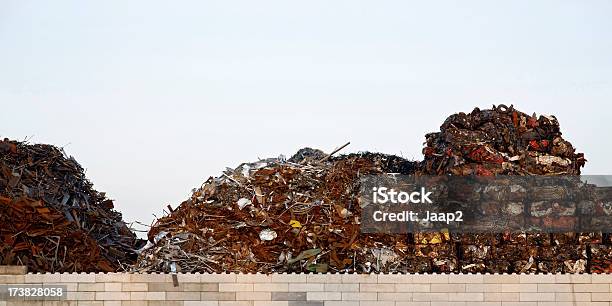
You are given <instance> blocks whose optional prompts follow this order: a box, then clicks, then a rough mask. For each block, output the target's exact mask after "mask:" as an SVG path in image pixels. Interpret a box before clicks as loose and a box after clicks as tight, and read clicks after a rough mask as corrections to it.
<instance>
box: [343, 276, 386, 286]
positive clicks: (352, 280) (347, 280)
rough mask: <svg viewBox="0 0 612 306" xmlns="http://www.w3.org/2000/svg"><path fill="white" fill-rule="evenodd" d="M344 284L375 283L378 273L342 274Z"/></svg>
mask: <svg viewBox="0 0 612 306" xmlns="http://www.w3.org/2000/svg"><path fill="white" fill-rule="evenodd" d="M342 283H344V284H356V283H357V284H376V283H378V275H376V274H342Z"/></svg>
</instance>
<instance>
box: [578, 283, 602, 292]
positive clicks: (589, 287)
mask: <svg viewBox="0 0 612 306" xmlns="http://www.w3.org/2000/svg"><path fill="white" fill-rule="evenodd" d="M574 292H610V285H608V284H574Z"/></svg>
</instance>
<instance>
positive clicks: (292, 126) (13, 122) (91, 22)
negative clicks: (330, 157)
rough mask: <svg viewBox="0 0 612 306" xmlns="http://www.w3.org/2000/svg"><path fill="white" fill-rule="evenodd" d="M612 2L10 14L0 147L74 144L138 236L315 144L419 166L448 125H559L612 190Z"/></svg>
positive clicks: (78, 8)
mask: <svg viewBox="0 0 612 306" xmlns="http://www.w3.org/2000/svg"><path fill="white" fill-rule="evenodd" d="M611 15H612V1H503V2H502V1H367V2H366V1H355V0H352V1H329V0H328V1H316V0H315V1H299V2H298V1H286V0H284V1H228V0H226V1H151V0H148V1H124V0H121V1H98V2H95V3H94V1H24V0H17V1H6V0H0V137H9V138H12V139H25V138H26V137H31V142H40V143H52V144H55V145H58V146H64V147H65V149H66V151H67V152H68V153H69V154H71V155H74V156H75V157H76V158H77V160H78V161H79V162H80V163H81V164H82V165H83V166H84V167H85V168H86V169H87V174H88V176H89V178H90V179H91V180H92V181H93V182H94V183H95V186H96V188H97V189H99V190H103V191H106V192H107V193H108V195H109V196H110V197H112V198H113V199H115V200H116V206H117V209H118V210H120V211H121V212H123V213H124V216H125V218H126V220H128V221H132V220H141V221H143V222H145V223H150V222H151V221H152V219H153V216H152V214H153V213H156V214H158V215H160V214H161V211H162V209H163V207H165V205H166V204H172V205H173V206H176V205H177V204H178V203H180V202H181V201H182V200H184V199H186V198H187V197H188V196H189V194H190V190H191V189H192V188H193V187H197V186H199V185H200V184H201V183H202V182H203V181H204V180H206V178H207V177H209V176H211V175H212V176H216V175H218V174H219V173H220V172H221V170H223V169H224V167H226V166H229V167H234V166H236V165H238V164H239V163H240V162H243V161H252V160H256V159H257V158H258V157H262V158H264V157H270V156H278V155H279V154H285V155H287V156H290V155H291V154H293V153H294V152H295V151H296V150H297V149H299V148H300V147H303V146H312V147H318V148H321V149H324V150H326V151H329V150H331V149H333V148H334V147H335V146H337V145H339V144H342V143H344V142H346V141H351V142H352V144H351V145H350V146H349V147H348V148H347V150H346V151H345V152H352V151H359V150H370V151H382V152H385V153H391V154H398V155H403V156H404V157H407V158H413V159H421V153H420V152H421V148H422V142H423V141H424V134H425V133H426V132H430V131H436V130H438V127H439V125H440V124H441V123H442V121H443V120H444V118H446V117H447V116H448V115H450V114H452V113H454V112H458V111H466V112H467V111H471V110H472V108H473V107H475V106H480V107H488V106H490V105H491V104H498V103H506V104H514V105H515V106H516V107H517V108H518V109H521V110H523V111H525V112H528V113H531V112H537V113H538V114H540V113H546V114H555V115H556V116H557V117H558V118H559V120H560V122H561V126H562V129H563V132H564V135H565V137H566V138H567V139H568V140H570V141H571V142H572V143H573V144H575V146H576V147H577V148H578V150H580V151H582V152H585V153H586V157H587V159H588V160H589V162H588V164H587V167H586V168H585V173H588V174H612V145H611V144H610V140H609V138H610V131H611V129H610V120H611V119H612V118H611V109H612V108H611V106H610V103H611V98H612V86H611V85H612V76H611V73H612V56H611V54H612V18H611V17H612V16H611Z"/></svg>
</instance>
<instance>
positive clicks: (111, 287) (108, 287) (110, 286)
mask: <svg viewBox="0 0 612 306" xmlns="http://www.w3.org/2000/svg"><path fill="white" fill-rule="evenodd" d="M122 285H123V284H122V283H105V284H104V291H121V289H123V286H122Z"/></svg>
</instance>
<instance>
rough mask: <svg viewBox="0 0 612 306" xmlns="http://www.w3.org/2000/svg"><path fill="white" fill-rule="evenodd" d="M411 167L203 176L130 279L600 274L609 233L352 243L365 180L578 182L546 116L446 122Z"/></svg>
mask: <svg viewBox="0 0 612 306" xmlns="http://www.w3.org/2000/svg"><path fill="white" fill-rule="evenodd" d="M426 138H427V142H426V144H427V146H426V148H425V149H424V155H425V160H424V161H423V162H421V163H416V162H411V161H407V160H404V159H402V158H400V157H397V156H388V155H382V154H374V153H361V154H350V155H343V156H339V157H333V158H327V156H328V155H327V154H325V153H324V152H322V151H320V150H316V149H311V148H305V149H302V150H300V151H298V153H296V154H295V155H294V156H293V157H291V158H290V159H289V160H285V159H284V158H275V159H267V160H260V161H257V162H254V163H245V164H241V165H239V166H238V167H237V168H235V169H228V170H226V171H225V172H224V173H223V174H222V175H221V176H218V177H211V178H209V179H208V180H207V181H206V182H205V183H204V184H203V185H202V186H201V187H200V188H197V189H195V190H194V191H193V194H192V196H191V198H189V199H188V200H186V201H184V202H183V203H181V205H180V206H179V207H178V208H176V209H175V210H174V211H173V212H172V213H171V214H170V215H168V216H165V217H162V218H160V219H159V220H157V222H156V223H155V224H154V226H153V227H152V229H151V231H150V232H149V234H148V235H149V242H148V245H147V246H146V247H145V248H143V249H142V250H141V254H140V256H139V259H138V261H137V263H136V265H135V266H134V268H133V270H134V271H141V272H145V271H161V272H170V271H171V267H175V269H176V270H179V271H180V272H263V273H271V272H358V273H370V272H494V273H503V272H508V273H512V272H524V273H533V272H567V273H581V272H589V271H590V272H610V271H611V267H612V266H611V262H612V261H611V260H612V250H611V249H610V247H609V242H610V241H609V240H610V239H609V235H607V234H603V235H602V234H601V233H565V234H526V233H518V234H512V233H491V234H455V233H447V232H440V233H415V234H401V235H399V234H398V235H395V234H394V235H390V234H388V235H386V234H364V233H361V232H360V229H359V223H360V221H359V216H360V207H359V205H357V202H356V198H357V196H358V195H357V193H358V190H359V179H358V178H359V177H360V176H362V175H367V174H376V173H390V172H393V173H402V174H415V173H416V174H423V175H425V174H434V175H438V174H454V175H470V174H476V175H494V174H511V175H513V174H514V175H531V174H540V175H558V174H579V173H580V168H581V167H582V166H583V165H584V163H585V159H584V156H583V154H581V153H575V152H574V148H573V147H572V145H571V144H570V143H569V142H567V141H566V140H564V139H563V138H561V132H560V129H559V125H558V122H557V120H556V119H555V118H554V117H552V116H551V117H546V116H540V117H539V118H538V117H535V115H534V116H529V115H526V114H524V113H522V112H519V111H517V110H514V109H513V107H506V106H503V105H502V106H498V107H493V109H490V110H479V109H475V110H474V111H472V112H471V113H470V114H464V113H459V114H455V115H452V116H450V117H449V118H448V119H447V120H446V121H445V122H444V124H443V125H442V127H441V131H440V132H438V133H431V134H428V135H427V136H426Z"/></svg>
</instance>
